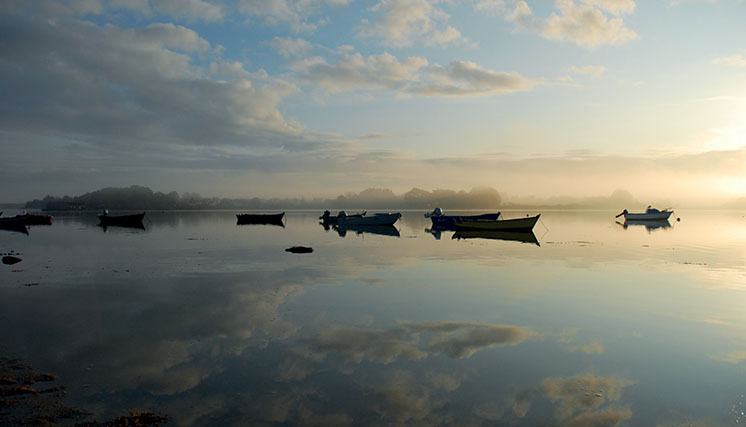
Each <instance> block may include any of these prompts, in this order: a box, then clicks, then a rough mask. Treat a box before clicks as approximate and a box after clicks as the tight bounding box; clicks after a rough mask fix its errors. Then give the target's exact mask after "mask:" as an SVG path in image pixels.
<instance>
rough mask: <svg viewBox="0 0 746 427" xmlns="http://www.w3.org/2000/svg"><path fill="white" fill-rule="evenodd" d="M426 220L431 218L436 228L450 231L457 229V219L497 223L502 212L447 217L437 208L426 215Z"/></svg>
mask: <svg viewBox="0 0 746 427" xmlns="http://www.w3.org/2000/svg"><path fill="white" fill-rule="evenodd" d="M425 217H426V218H430V221H432V222H433V227H434V228H440V229H441V230H443V231H445V230H450V229H455V227H456V219H457V218H461V220H467V221H471V220H482V221H495V220H497V219H498V218H500V212H495V213H486V214H481V215H445V214H443V210H442V209H440V208H435V209H434V210H433V211H432V212H428V213H426V214H425Z"/></svg>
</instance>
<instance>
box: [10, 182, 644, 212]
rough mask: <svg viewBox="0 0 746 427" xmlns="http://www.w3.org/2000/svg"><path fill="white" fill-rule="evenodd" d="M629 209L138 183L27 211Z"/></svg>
mask: <svg viewBox="0 0 746 427" xmlns="http://www.w3.org/2000/svg"><path fill="white" fill-rule="evenodd" d="M436 206H437V207H441V208H443V209H448V210H456V209H496V208H503V209H511V208H514V209H529V208H531V209H536V208H542V209H589V208H595V209H620V210H621V209H624V208H635V207H640V206H641V204H640V202H638V201H637V200H635V198H634V197H632V195H631V194H630V193H629V192H627V191H624V190H616V191H614V192H613V193H612V194H611V195H610V196H608V197H604V196H599V197H586V198H567V197H564V198H560V197H554V198H544V199H539V198H534V197H525V198H521V197H515V198H512V199H510V200H507V201H506V200H505V198H504V197H502V196H501V195H500V193H498V191H497V190H495V189H494V188H488V187H481V188H473V189H471V190H469V191H464V190H461V191H454V190H433V191H427V190H422V189H420V188H413V189H411V190H409V191H407V192H406V193H404V194H401V195H397V194H395V193H394V192H393V191H391V190H389V189H383V188H368V189H367V190H363V191H361V192H359V193H347V194H343V195H340V196H338V197H336V198H333V199H322V198H313V199H305V198H285V199H280V198H273V199H261V198H258V197H254V198H251V199H230V198H218V197H202V196H200V195H199V194H197V193H184V194H183V195H179V193H177V192H175V191H172V192H170V193H161V192H159V191H156V192H153V191H152V190H151V189H150V188H147V187H142V186H138V185H133V186H131V187H127V188H103V189H101V190H97V191H93V192H90V193H85V194H83V195H81V196H74V197H71V196H64V197H53V196H46V197H44V198H43V199H41V200H40V199H36V200H32V201H30V202H27V203H26V205H25V207H26V209H44V210H60V211H69V210H99V209H118V210H140V209H142V210H172V209H173V210H190V209H257V210H259V209H266V210H275V209H330V210H334V209H433V208H434V207H436Z"/></svg>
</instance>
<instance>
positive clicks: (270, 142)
mask: <svg viewBox="0 0 746 427" xmlns="http://www.w3.org/2000/svg"><path fill="white" fill-rule="evenodd" d="M2 22H3V25H1V26H0V28H1V29H0V38H2V39H3V40H6V43H5V44H4V46H3V53H2V56H0V72H2V75H3V76H4V78H3V80H2V82H0V89H1V90H2V92H3V94H4V99H5V101H6V103H5V105H6V107H4V108H2V113H1V114H0V126H2V127H3V129H5V130H6V131H18V132H33V133H34V134H37V135H43V134H46V133H54V134H56V135H59V136H62V135H64V136H65V137H66V138H71V139H79V140H83V141H86V142H87V143H90V144H94V145H99V144H100V145H106V146H109V147H115V146H117V145H120V146H124V145H130V146H132V145H133V144H134V145H148V146H155V145H158V144H176V145H179V146H187V145H199V146H211V145H213V146H214V145H233V146H244V147H268V148H269V147H273V148H272V149H275V150H280V149H283V148H282V147H286V148H287V147H288V146H290V145H292V144H291V142H290V141H289V140H288V139H287V138H285V137H283V138H280V137H278V136H277V135H298V132H299V127H298V126H297V125H296V124H294V123H291V122H288V121H286V120H285V119H284V117H283V116H282V114H281V113H280V111H279V110H278V105H279V104H280V102H281V101H282V100H283V99H284V98H285V97H287V96H290V95H291V94H293V93H295V91H296V90H297V88H296V87H295V86H294V85H292V84H289V83H287V82H284V81H282V80H278V79H268V81H266V82H257V81H251V80H254V78H259V77H265V78H266V77H267V76H266V72H264V71H262V70H260V71H258V72H256V73H248V72H246V70H244V69H243V66H242V64H240V63H236V62H235V61H226V60H221V59H219V58H217V59H216V61H214V62H216V63H218V67H217V70H220V71H221V72H223V73H225V74H231V77H232V79H233V80H229V81H224V80H217V79H214V78H212V77H211V72H213V71H215V70H216V68H215V67H212V66H210V67H203V66H201V65H200V64H199V61H196V56H198V55H202V54H204V53H205V52H211V46H210V43H209V42H207V41H206V40H204V39H203V38H201V37H200V36H199V35H198V34H197V33H196V32H195V31H193V30H191V29H188V28H185V27H182V26H178V25H173V24H152V25H149V26H147V27H144V28H136V29H123V28H118V27H116V26H113V25H106V26H97V25H94V24H91V23H89V22H82V21H76V20H73V19H67V20H64V21H63V20H62V18H58V19H57V20H56V21H52V20H46V19H37V18H33V17H25V16H22V15H17V16H13V17H12V19H9V18H5V19H3V20H2ZM213 54H214V52H213ZM249 79H251V80H249ZM257 83H260V84H257ZM21 103H23V105H25V108H24V110H19V109H15V108H11V107H10V106H11V105H20V104H21ZM273 135H274V136H273ZM281 140H282V141H283V142H280V141H281Z"/></svg>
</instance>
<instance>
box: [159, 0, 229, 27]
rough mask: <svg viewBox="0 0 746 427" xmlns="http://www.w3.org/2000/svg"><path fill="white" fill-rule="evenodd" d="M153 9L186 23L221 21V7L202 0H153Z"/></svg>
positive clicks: (223, 15) (222, 14) (222, 11)
mask: <svg viewBox="0 0 746 427" xmlns="http://www.w3.org/2000/svg"><path fill="white" fill-rule="evenodd" d="M153 7H154V8H155V9H156V10H158V11H159V12H161V13H165V14H168V15H171V16H173V17H175V18H182V19H186V20H188V21H209V22H214V21H222V20H223V19H224V18H225V11H224V10H223V5H222V4H220V3H211V2H207V1H204V0H153Z"/></svg>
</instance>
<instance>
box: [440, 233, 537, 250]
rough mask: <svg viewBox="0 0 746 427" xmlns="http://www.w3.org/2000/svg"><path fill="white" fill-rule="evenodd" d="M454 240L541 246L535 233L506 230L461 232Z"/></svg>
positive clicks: (455, 234)
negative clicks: (479, 240)
mask: <svg viewBox="0 0 746 427" xmlns="http://www.w3.org/2000/svg"><path fill="white" fill-rule="evenodd" d="M451 238H452V239H456V240H462V239H464V240H467V239H490V240H507V241H514V242H522V243H533V244H535V245H536V246H540V245H539V240H538V239H537V238H536V235H535V234H534V232H533V231H512V230H511V231H504V230H459V231H456V232H455V233H453V237H451Z"/></svg>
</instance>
